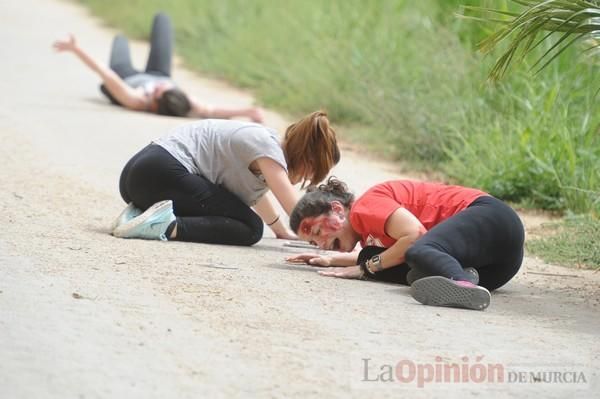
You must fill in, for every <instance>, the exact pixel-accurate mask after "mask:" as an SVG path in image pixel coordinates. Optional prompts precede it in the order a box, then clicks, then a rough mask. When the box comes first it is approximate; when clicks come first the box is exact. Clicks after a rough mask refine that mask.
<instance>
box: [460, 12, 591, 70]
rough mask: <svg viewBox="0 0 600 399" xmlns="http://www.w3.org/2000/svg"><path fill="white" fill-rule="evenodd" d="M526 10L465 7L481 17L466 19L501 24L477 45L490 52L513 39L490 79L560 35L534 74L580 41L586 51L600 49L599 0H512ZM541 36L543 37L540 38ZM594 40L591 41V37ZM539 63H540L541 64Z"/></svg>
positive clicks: (538, 63) (537, 63)
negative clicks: (585, 47)
mask: <svg viewBox="0 0 600 399" xmlns="http://www.w3.org/2000/svg"><path fill="white" fill-rule="evenodd" d="M512 2H513V3H515V4H518V5H521V6H524V7H525V10H523V11H522V12H521V13H515V12H511V11H506V10H498V9H492V8H487V7H472V6H464V7H463V8H464V10H465V12H474V13H477V14H479V15H480V16H470V15H463V16H462V17H463V18H468V19H475V20H478V21H487V22H494V23H499V24H501V25H503V26H501V27H500V28H499V29H498V30H497V31H495V32H494V33H492V34H491V35H490V36H488V37H487V38H485V39H484V40H483V41H481V42H480V43H479V44H478V47H479V49H480V51H482V52H483V53H489V52H490V51H492V50H493V49H494V48H496V47H497V46H498V45H499V44H500V43H501V42H503V41H505V40H507V39H509V38H510V42H509V44H508V47H507V49H506V50H505V51H504V53H503V54H502V55H500V57H499V58H498V60H497V61H496V63H495V65H494V67H493V68H492V70H491V71H490V74H489V78H490V79H491V80H494V81H495V80H499V79H501V78H502V77H503V76H504V75H505V74H506V72H507V71H508V68H509V66H510V65H511V64H513V63H515V62H521V61H522V60H523V59H524V57H525V56H526V55H527V54H529V53H531V52H532V51H533V50H534V49H536V48H537V47H539V46H540V44H541V43H543V42H545V41H547V40H549V39H550V38H551V37H552V36H555V35H556V34H558V35H559V36H558V39H557V41H556V42H555V43H553V44H552V45H551V46H550V48H549V49H548V50H547V51H545V52H544V53H543V54H542V55H541V56H540V57H539V58H538V59H537V60H536V62H535V63H534V64H533V67H532V68H537V69H536V71H535V73H538V72H539V71H541V70H543V69H544V68H546V67H547V66H548V64H550V63H551V62H552V61H553V60H555V59H556V57H558V56H559V55H560V54H562V53H563V52H564V51H565V50H566V49H567V48H569V47H572V46H573V45H574V44H575V43H577V42H579V41H589V42H590V43H591V44H590V46H589V48H588V49H587V51H590V50H591V49H595V48H600V41H599V40H597V39H598V38H600V0H512ZM539 35H542V38H541V39H538V40H536V39H537V37H538V36H539ZM590 39H591V40H590ZM538 65H541V66H540V67H538Z"/></svg>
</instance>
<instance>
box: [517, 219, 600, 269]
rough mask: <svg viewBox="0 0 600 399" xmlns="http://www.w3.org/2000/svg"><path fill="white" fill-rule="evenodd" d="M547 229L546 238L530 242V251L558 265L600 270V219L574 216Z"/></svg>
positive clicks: (528, 245)
mask: <svg viewBox="0 0 600 399" xmlns="http://www.w3.org/2000/svg"><path fill="white" fill-rule="evenodd" d="M544 229H545V230H546V233H545V234H546V235H547V236H546V237H544V238H538V239H534V240H529V241H528V242H527V250H528V251H529V252H532V253H533V254H536V255H539V256H541V257H542V258H543V259H544V260H545V261H547V262H551V263H555V264H559V265H569V266H573V267H581V268H592V269H600V220H598V219H594V218H592V217H591V216H581V215H579V216H574V215H571V216H568V217H566V218H565V220H564V221H563V222H562V223H554V224H551V225H550V226H547V227H545V228H544Z"/></svg>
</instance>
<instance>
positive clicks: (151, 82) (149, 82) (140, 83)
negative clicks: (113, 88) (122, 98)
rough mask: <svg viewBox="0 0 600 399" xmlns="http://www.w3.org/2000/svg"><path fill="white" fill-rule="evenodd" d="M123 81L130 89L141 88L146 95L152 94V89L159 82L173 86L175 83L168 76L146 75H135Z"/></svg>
mask: <svg viewBox="0 0 600 399" xmlns="http://www.w3.org/2000/svg"><path fill="white" fill-rule="evenodd" d="M124 81H125V83H127V84H128V85H129V86H131V87H134V88H138V87H141V88H142V89H144V93H146V95H150V94H152V93H153V92H154V88H155V87H156V85H157V84H158V83H160V82H169V83H171V84H173V85H175V83H173V81H172V80H171V78H170V77H168V76H158V75H151V74H148V73H136V74H135V75H131V76H129V77H127V78H125V79H124Z"/></svg>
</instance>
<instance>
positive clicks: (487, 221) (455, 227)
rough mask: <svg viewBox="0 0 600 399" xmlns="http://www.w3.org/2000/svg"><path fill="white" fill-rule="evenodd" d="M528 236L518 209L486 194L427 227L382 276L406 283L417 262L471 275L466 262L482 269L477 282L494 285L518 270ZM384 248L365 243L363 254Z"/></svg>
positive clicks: (431, 269)
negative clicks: (466, 269) (425, 231)
mask: <svg viewBox="0 0 600 399" xmlns="http://www.w3.org/2000/svg"><path fill="white" fill-rule="evenodd" d="M524 238H525V232H524V230H523V224H522V223H521V219H520V218H519V216H518V215H517V213H516V212H515V211H514V210H513V209H512V208H511V207H509V206H508V205H506V204H505V203H504V202H502V201H500V200H498V199H496V198H494V197H491V196H483V197H480V198H478V199H476V200H475V201H473V203H472V204H471V205H469V207H467V208H466V209H464V210H463V211H461V212H459V213H457V214H456V215H454V216H452V217H451V218H449V219H447V220H445V221H443V222H442V223H440V224H438V225H436V226H435V227H433V228H432V229H431V230H429V231H428V232H427V233H426V234H425V235H424V236H423V237H421V238H420V239H419V240H418V241H417V242H415V243H414V244H413V245H412V246H411V247H410V248H409V249H408V250H407V251H406V256H405V258H406V263H403V264H401V265H398V266H396V267H394V268H391V269H389V271H388V270H386V272H387V273H388V275H381V276H378V278H380V279H381V280H382V281H390V282H397V283H401V284H406V273H407V272H408V270H410V268H415V269H417V270H418V271H420V272H421V273H423V274H425V275H434V276H444V277H447V278H451V279H454V280H470V276H469V274H468V273H466V272H465V271H464V270H463V268H466V267H473V268H475V269H477V272H478V273H479V285H481V286H482V287H485V288H487V289H488V290H490V291H491V290H495V289H496V288H499V287H501V286H503V285H504V284H506V283H507V282H508V281H509V280H510V279H511V278H513V277H514V276H515V274H517V272H518V271H519V268H520V267H521V263H522V261H523V243H524ZM384 250H385V249H384V248H376V247H367V248H365V249H363V252H365V253H364V254H363V252H361V254H360V256H359V259H360V260H362V259H365V258H369V257H370V256H373V255H375V254H376V253H378V252H383V251H384ZM361 257H362V258H361ZM394 269H396V270H395V271H394Z"/></svg>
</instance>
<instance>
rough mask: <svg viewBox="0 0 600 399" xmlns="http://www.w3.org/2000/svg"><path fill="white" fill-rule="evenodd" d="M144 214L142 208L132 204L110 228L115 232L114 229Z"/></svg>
mask: <svg viewBox="0 0 600 399" xmlns="http://www.w3.org/2000/svg"><path fill="white" fill-rule="evenodd" d="M142 213H143V211H142V210H141V209H140V208H138V207H136V206H135V205H133V202H130V203H129V204H128V205H127V206H126V207H125V209H123V211H122V212H121V214H120V215H119V216H118V217H117V219H116V220H115V221H114V222H113V224H112V226H111V227H110V231H111V232H112V231H114V229H116V228H117V227H119V226H120V225H122V224H125V223H127V222H129V221H130V220H131V219H133V218H135V217H138V216H140V215H141V214H142Z"/></svg>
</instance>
